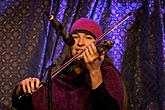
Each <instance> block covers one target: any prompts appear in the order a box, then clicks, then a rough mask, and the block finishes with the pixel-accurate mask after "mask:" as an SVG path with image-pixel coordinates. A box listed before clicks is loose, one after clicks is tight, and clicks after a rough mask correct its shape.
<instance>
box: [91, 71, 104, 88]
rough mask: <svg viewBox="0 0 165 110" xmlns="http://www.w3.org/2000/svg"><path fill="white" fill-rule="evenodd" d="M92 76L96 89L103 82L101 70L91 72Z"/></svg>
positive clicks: (92, 84)
mask: <svg viewBox="0 0 165 110" xmlns="http://www.w3.org/2000/svg"><path fill="white" fill-rule="evenodd" d="M90 78H91V86H92V89H96V88H97V87H98V86H99V85H100V84H101V83H102V82H103V78H102V73H101V71H93V72H91V73H90Z"/></svg>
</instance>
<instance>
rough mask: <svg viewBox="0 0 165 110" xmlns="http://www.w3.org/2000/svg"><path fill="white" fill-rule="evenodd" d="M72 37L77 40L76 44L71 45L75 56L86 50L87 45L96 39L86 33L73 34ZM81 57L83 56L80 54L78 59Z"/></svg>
mask: <svg viewBox="0 0 165 110" xmlns="http://www.w3.org/2000/svg"><path fill="white" fill-rule="evenodd" d="M72 38H73V39H74V40H75V44H74V45H73V46H72V47H71V52H72V55H73V56H75V55H76V54H78V53H80V52H81V51H82V50H84V49H85V48H86V47H87V46H89V45H90V44H91V43H92V42H94V41H95V39H94V38H93V37H92V36H91V35H89V34H85V33H75V34H72ZM81 57H82V56H81V55H80V56H79V57H78V58H77V59H80V58H81Z"/></svg>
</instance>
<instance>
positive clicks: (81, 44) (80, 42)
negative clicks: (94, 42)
mask: <svg viewBox="0 0 165 110" xmlns="http://www.w3.org/2000/svg"><path fill="white" fill-rule="evenodd" d="M77 44H78V46H84V45H85V44H84V39H83V37H79V39H78V43H77Z"/></svg>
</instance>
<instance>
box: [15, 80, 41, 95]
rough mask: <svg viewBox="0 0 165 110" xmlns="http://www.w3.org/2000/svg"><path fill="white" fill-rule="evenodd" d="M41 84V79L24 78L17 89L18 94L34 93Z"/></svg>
mask: <svg viewBox="0 0 165 110" xmlns="http://www.w3.org/2000/svg"><path fill="white" fill-rule="evenodd" d="M39 86H40V80H39V79H38V78H34V77H33V78H32V77H29V78H26V79H24V80H22V81H21V82H20V83H19V85H18V87H17V90H16V95H17V96H20V95H22V94H27V93H30V94H32V93H34V92H35V91H36V90H37V89H38V88H39Z"/></svg>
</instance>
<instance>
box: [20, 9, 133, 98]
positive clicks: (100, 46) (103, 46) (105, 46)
mask: <svg viewBox="0 0 165 110" xmlns="http://www.w3.org/2000/svg"><path fill="white" fill-rule="evenodd" d="M132 15H133V13H132V12H129V13H128V14H127V15H126V16H125V17H123V18H122V19H121V20H120V21H118V22H117V23H116V24H115V25H114V26H112V27H111V28H110V29H109V30H107V31H106V32H104V33H103V34H102V35H101V36H100V37H99V38H97V39H96V40H95V41H94V45H95V46H96V48H97V50H98V53H102V52H106V51H108V50H109V49H111V48H112V46H113V44H114V42H113V41H110V40H106V41H104V42H103V43H102V42H101V40H102V39H103V38H104V37H105V36H106V35H107V34H109V33H110V32H112V31H113V30H114V29H115V28H117V27H118V26H119V25H121V24H122V23H123V22H125V21H126V20H127V19H128V18H129V17H130V16H132ZM52 17H54V16H53V15H50V17H49V18H51V19H52ZM51 19H49V20H50V21H51ZM86 48H88V47H86ZM86 48H85V49H84V50H82V51H81V52H79V53H78V54H76V55H75V56H73V57H72V58H71V59H70V60H68V61H67V62H65V63H64V64H63V65H61V66H60V67H59V68H57V69H56V70H55V72H53V73H52V76H51V78H54V77H55V76H57V75H58V74H59V73H60V72H61V71H62V70H64V69H65V68H66V67H67V66H68V65H69V64H71V63H72V62H73V61H75V60H76V59H77V58H78V57H79V56H80V55H82V53H83V52H84V51H85V50H86ZM43 84H45V81H41V85H40V87H39V88H41V87H42V86H43ZM39 88H38V89H39ZM25 95H28V94H23V95H21V96H19V97H18V99H21V98H22V97H24V96H25Z"/></svg>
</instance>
